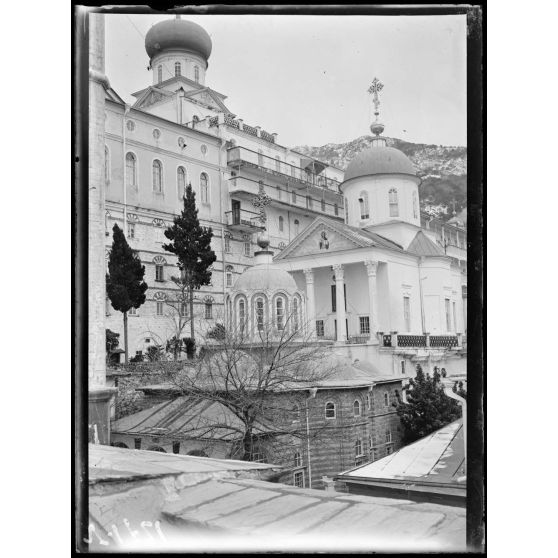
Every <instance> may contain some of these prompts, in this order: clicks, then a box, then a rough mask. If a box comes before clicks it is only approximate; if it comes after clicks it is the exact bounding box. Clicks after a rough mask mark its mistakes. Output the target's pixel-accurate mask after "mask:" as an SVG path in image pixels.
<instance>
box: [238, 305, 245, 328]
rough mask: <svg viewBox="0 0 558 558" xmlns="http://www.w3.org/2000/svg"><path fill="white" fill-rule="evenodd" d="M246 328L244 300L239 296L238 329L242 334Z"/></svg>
mask: <svg viewBox="0 0 558 558" xmlns="http://www.w3.org/2000/svg"><path fill="white" fill-rule="evenodd" d="M245 328H246V301H245V300H244V299H243V298H241V299H240V300H239V301H238V329H239V330H240V333H241V335H242V334H244V330H245Z"/></svg>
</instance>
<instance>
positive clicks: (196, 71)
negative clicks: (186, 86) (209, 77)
mask: <svg viewBox="0 0 558 558" xmlns="http://www.w3.org/2000/svg"><path fill="white" fill-rule="evenodd" d="M194 81H195V82H196V83H199V82H200V69H199V68H198V66H194Z"/></svg>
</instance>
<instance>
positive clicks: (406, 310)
mask: <svg viewBox="0 0 558 558" xmlns="http://www.w3.org/2000/svg"><path fill="white" fill-rule="evenodd" d="M403 318H404V320H405V331H411V299H410V298H409V297H408V296H404V297H403Z"/></svg>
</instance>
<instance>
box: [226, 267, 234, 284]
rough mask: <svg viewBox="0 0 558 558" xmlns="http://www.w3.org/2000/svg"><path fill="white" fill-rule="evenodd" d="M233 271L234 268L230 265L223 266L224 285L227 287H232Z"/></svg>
mask: <svg viewBox="0 0 558 558" xmlns="http://www.w3.org/2000/svg"><path fill="white" fill-rule="evenodd" d="M233 271H234V268H233V266H232V265H228V266H227V267H226V268H225V276H226V285H227V287H232V284H233Z"/></svg>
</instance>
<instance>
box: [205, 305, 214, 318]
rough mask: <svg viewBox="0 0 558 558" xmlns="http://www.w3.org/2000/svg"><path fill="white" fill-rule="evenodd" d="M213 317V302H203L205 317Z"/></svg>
mask: <svg viewBox="0 0 558 558" xmlns="http://www.w3.org/2000/svg"><path fill="white" fill-rule="evenodd" d="M212 318H213V304H212V303H211V302H206V303H205V319H206V320H211V319H212Z"/></svg>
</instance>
